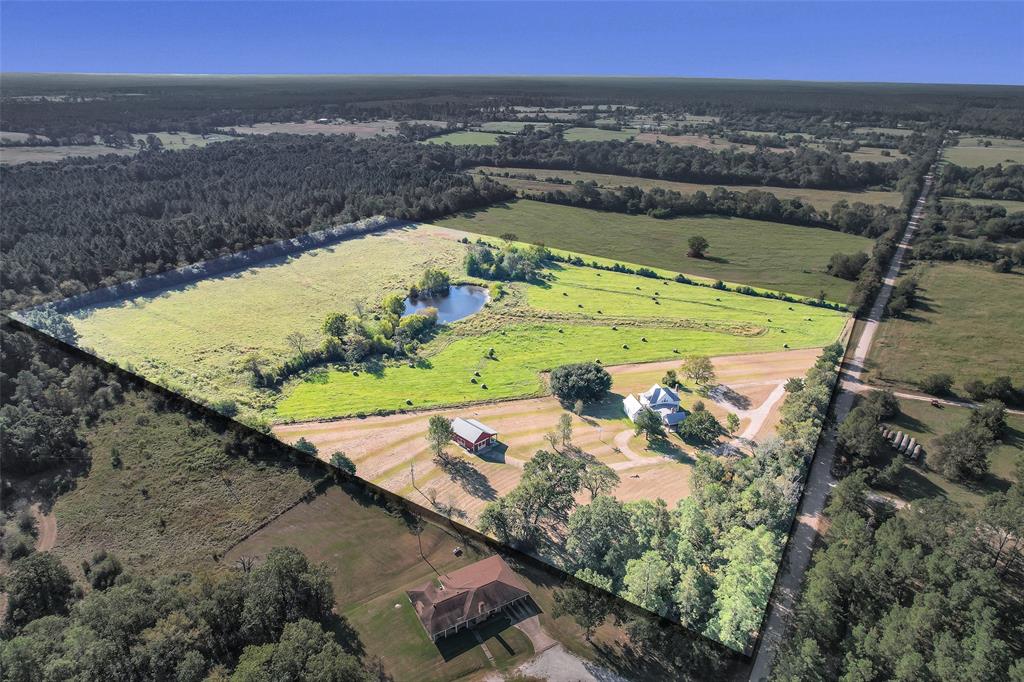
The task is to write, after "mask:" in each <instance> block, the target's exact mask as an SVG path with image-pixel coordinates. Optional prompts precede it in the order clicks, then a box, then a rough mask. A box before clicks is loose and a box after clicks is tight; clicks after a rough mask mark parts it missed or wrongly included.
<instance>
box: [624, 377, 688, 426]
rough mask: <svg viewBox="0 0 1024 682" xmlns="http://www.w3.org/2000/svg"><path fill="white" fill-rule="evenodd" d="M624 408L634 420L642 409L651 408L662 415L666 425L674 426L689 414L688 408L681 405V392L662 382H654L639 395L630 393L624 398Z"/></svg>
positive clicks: (627, 414)
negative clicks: (685, 408)
mask: <svg viewBox="0 0 1024 682" xmlns="http://www.w3.org/2000/svg"><path fill="white" fill-rule="evenodd" d="M622 409H623V410H625V412H626V416H627V417H629V419H630V421H633V422H635V421H636V416H637V415H638V414H639V413H640V410H651V411H652V412H654V413H655V414H657V415H658V416H659V417H661V421H662V423H664V424H665V426H669V427H673V428H674V427H676V426H678V425H679V424H680V423H681V422H682V421H683V420H684V419H686V415H687V412H686V410H684V409H682V408H681V407H680V400H679V394H678V393H676V392H675V391H673V390H672V389H671V388H668V387H667V386H662V385H661V384H654V385H653V386H651V387H650V388H649V389H647V390H646V391H644V392H643V393H641V394H640V395H639V396H634V395H633V394H632V393H630V394H629V395H628V396H626V397H625V399H623V401H622Z"/></svg>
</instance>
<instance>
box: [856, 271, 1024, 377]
mask: <svg viewBox="0 0 1024 682" xmlns="http://www.w3.org/2000/svg"><path fill="white" fill-rule="evenodd" d="M916 271H917V272H919V273H920V282H919V283H920V290H919V296H920V299H921V302H920V303H919V304H918V305H917V306H915V307H914V308H911V309H910V310H908V311H907V314H906V315H905V316H904V318H901V319H887V320H886V321H885V322H883V323H882V325H881V327H880V329H879V334H878V336H877V337H876V338H875V343H874V346H873V348H872V351H871V355H870V356H869V358H868V367H869V376H870V377H871V379H872V380H873V381H875V382H886V383H895V384H901V385H910V386H914V385H916V384H917V383H918V382H919V381H921V380H922V379H923V378H924V377H926V376H928V375H929V374H933V373H936V372H945V373H948V374H951V375H952V376H953V377H954V379H955V384H954V390H960V389H962V387H963V384H964V382H966V381H970V380H971V379H984V380H986V381H991V380H992V379H993V378H994V377H997V376H1010V377H1011V378H1012V379H1013V382H1014V384H1015V385H1017V386H1020V385H1021V384H1022V383H1024V347H1022V346H1021V344H1020V339H1021V338H1022V337H1024V316H1022V315H1021V312H1020V303H1021V301H1024V277H1021V276H1020V275H1018V274H1013V273H1008V274H1000V273H995V272H993V271H992V269H991V268H990V267H988V266H987V265H982V264H973V263H936V264H933V265H925V266H922V267H920V268H918V269H917V270H916ZM994 348H998V349H999V352H998V353H992V352H988V351H989V350H990V349H994Z"/></svg>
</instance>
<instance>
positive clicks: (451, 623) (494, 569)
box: [406, 554, 530, 642]
mask: <svg viewBox="0 0 1024 682" xmlns="http://www.w3.org/2000/svg"><path fill="white" fill-rule="evenodd" d="M406 594H407V595H408V597H409V601H410V602H412V606H413V608H414V609H415V610H416V616H417V617H418V618H419V619H420V624H421V625H422V626H423V629H424V630H426V631H427V635H428V636H429V637H430V641H432V642H436V641H437V640H439V639H441V638H442V637H447V636H448V635H454V634H455V633H456V632H459V631H460V630H465V629H467V628H469V627H472V626H473V625H475V624H477V623H482V622H483V621H485V620H487V619H488V618H489V617H490V616H493V615H494V614H496V613H498V612H499V611H501V610H502V609H505V608H508V607H510V606H512V605H513V604H517V603H521V602H524V601H526V600H527V599H529V597H530V593H529V592H527V591H526V588H525V587H523V584H522V583H521V582H520V581H519V578H518V576H516V574H515V573H514V572H513V571H512V569H511V568H509V566H508V564H506V563H505V561H504V560H503V559H502V558H501V557H500V556H498V555H497V554H495V555H493V556H490V557H487V558H486V559H483V560H482V561H478V562H476V563H475V564H470V565H469V566H466V567H464V568H460V569H459V570H457V571H452V572H451V573H446V574H444V575H442V576H440V577H439V578H438V579H437V580H431V581H430V582H429V583H427V584H426V585H423V586H422V587H419V588H417V589H414V590H409V591H408V592H406Z"/></svg>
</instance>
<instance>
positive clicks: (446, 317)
mask: <svg viewBox="0 0 1024 682" xmlns="http://www.w3.org/2000/svg"><path fill="white" fill-rule="evenodd" d="M488 299H490V295H489V294H488V293H487V289H485V288H484V287H478V286H476V285H473V284H460V285H459V286H451V287H448V295H447V296H420V297H419V298H417V299H415V300H413V299H410V298H407V299H405V312H403V313H402V317H406V316H407V315H412V314H413V313H418V312H420V311H421V310H423V309H425V308H437V321H438V322H439V323H441V324H447V323H449V322H454V321H455V320H461V319H462V318H464V317H469V316H470V315H472V314H473V313H475V312H478V311H479V310H480V309H481V308H483V307H484V304H485V303H487V301H488Z"/></svg>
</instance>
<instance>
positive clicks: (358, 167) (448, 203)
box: [0, 135, 513, 307]
mask: <svg viewBox="0 0 1024 682" xmlns="http://www.w3.org/2000/svg"><path fill="white" fill-rule="evenodd" d="M456 160H457V157H456V153H455V152H453V151H451V150H449V149H446V148H443V147H436V146H431V145H418V144H415V143H408V142H393V141H392V142H385V141H379V140H365V141H357V140H354V139H352V138H349V137H342V138H319V137H315V138H309V137H297V136H291V135H276V136H271V137H269V138H264V139H255V138H251V139H244V140H239V141H235V142H230V143H224V144H218V145H212V146H210V147H208V148H205V149H191V150H186V151H181V152H149V153H142V154H140V155H138V156H136V157H132V158H114V157H101V158H99V159H75V160H70V161H67V162H64V163H61V164H29V165H24V166H16V167H5V168H3V170H2V171H0V173H2V179H3V183H2V188H0V200H2V201H3V204H4V217H3V221H2V225H0V247H2V249H3V251H4V254H5V258H6V277H5V282H4V292H3V305H4V306H5V307H10V306H15V305H20V304H26V303H33V302H39V301H42V300H47V299H56V298H62V297H64V296H68V295H71V294H75V293H79V292H82V291H86V290H88V289H91V288H95V287H96V286H98V285H106V284H112V283H115V282H117V281H124V280H128V279H133V278H136V277H139V276H142V275H146V274H152V273H154V272H159V271H163V270H166V269H170V268H173V267H178V266H180V265H185V264H188V263H193V262H196V261H199V260H204V259H207V258H210V257H213V256H218V255H223V254H226V253H233V252H237V251H240V250H243V249H246V248H249V247H252V246H255V245H258V244H262V243H267V242H271V241H276V240H279V239H283V238H288V237H294V236H296V235H299V234H303V233H306V232H309V231H310V230H314V229H319V228H323V227H327V226H329V225H331V224H334V223H340V222H349V221H352V220H355V219H358V218H363V217H367V216H371V215H376V214H385V215H389V216H393V217H397V218H404V219H430V218H435V217H438V216H441V215H445V214H449V213H454V212H456V211H460V210H464V209H467V208H473V207H477V206H483V205H487V204H490V203H493V202H495V201H500V200H504V199H508V198H511V197H512V196H513V194H512V192H511V191H510V190H508V189H507V188H505V187H503V186H501V185H498V184H496V183H490V182H484V183H479V182H476V183H474V181H473V179H472V178H469V177H467V176H465V175H463V174H460V173H456V172H454V170H455V166H456Z"/></svg>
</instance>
